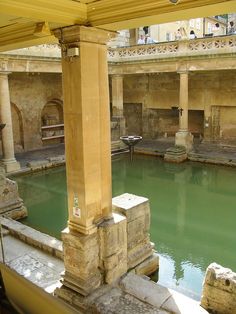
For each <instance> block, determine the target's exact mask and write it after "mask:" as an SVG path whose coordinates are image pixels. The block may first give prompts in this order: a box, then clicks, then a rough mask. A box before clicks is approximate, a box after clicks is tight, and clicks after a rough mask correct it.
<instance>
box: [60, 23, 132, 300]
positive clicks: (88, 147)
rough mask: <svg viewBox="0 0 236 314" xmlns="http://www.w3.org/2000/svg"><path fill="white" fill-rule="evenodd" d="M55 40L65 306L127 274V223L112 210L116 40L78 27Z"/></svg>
mask: <svg viewBox="0 0 236 314" xmlns="http://www.w3.org/2000/svg"><path fill="white" fill-rule="evenodd" d="M55 35H56V37H58V38H59V41H60V43H61V48H62V77H63V97H64V124H65V154H66V175H67V194H68V212H69V221H68V228H67V229H66V230H64V232H63V233H62V240H63V250H64V263H65V273H64V276H63V281H62V283H63V286H62V288H61V289H58V290H57V292H56V294H57V295H58V296H59V297H61V298H62V299H64V300H67V297H68V295H70V296H71V295H72V294H76V295H78V297H76V298H77V302H79V301H78V299H79V298H80V297H81V295H83V296H87V295H88V294H90V293H91V292H92V291H93V290H94V289H96V288H98V287H99V286H100V285H101V284H102V283H104V282H109V283H110V282H112V281H114V280H117V279H118V278H119V276H121V275H122V274H124V273H125V272H126V271H127V249H126V247H127V245H126V240H125V237H126V219H125V218H124V217H121V216H120V215H115V217H114V215H113V214H112V206H111V202H112V194H111V140H110V112H109V90H108V64H107V46H106V42H107V41H108V40H109V39H110V37H111V36H112V35H113V34H111V33H109V32H107V31H105V30H100V29H96V28H91V27H84V26H78V25H75V26H71V27H65V28H63V29H60V30H55ZM98 227H99V228H98ZM124 248H125V249H124ZM111 255H112V256H111ZM79 295H80V297H79Z"/></svg>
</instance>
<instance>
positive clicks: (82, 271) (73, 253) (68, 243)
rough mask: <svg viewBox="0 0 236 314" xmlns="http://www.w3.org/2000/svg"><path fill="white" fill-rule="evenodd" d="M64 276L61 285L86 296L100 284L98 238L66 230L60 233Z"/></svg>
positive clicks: (94, 235)
mask: <svg viewBox="0 0 236 314" xmlns="http://www.w3.org/2000/svg"><path fill="white" fill-rule="evenodd" d="M62 241H63V251H64V264H65V274H64V275H63V279H62V284H63V285H64V286H65V287H67V288H69V289H71V290H72V291H75V292H77V293H79V294H81V295H84V296H87V295H88V294H90V293H91V292H92V291H93V290H95V289H96V288H98V287H99V286H100V285H101V283H102V276H101V272H100V270H99V237H98V233H97V232H95V233H93V234H90V235H85V234H82V233H79V232H77V231H75V230H71V229H69V228H66V229H65V230H63V231H62Z"/></svg>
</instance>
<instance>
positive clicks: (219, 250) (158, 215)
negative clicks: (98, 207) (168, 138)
mask: <svg viewBox="0 0 236 314" xmlns="http://www.w3.org/2000/svg"><path fill="white" fill-rule="evenodd" d="M112 173H113V196H117V195H120V194H122V193H124V192H128V193H134V194H137V195H142V196H146V197H148V198H149V200H150V206H151V240H152V241H153V242H154V243H155V245H156V249H157V251H158V253H159V255H160V271H159V283H161V284H164V285H165V286H167V287H170V288H173V289H175V290H177V291H180V292H182V293H184V294H186V295H188V296H190V297H192V298H195V299H197V300H198V299H199V298H200V295H201V290H202V280H203V276H204V272H205V269H206V267H207V266H208V265H209V264H210V263H211V262H213V261H215V262H217V263H219V264H222V265H223V266H225V267H229V268H231V269H233V270H234V271H235V270H236V231H235V221H236V169H235V168H228V167H220V166H214V165H204V164H200V163H183V164H180V165H176V164H170V163H165V162H163V160H162V159H159V158H158V159H157V158H150V157H143V156H135V158H134V161H133V163H130V161H129V159H128V158H127V157H124V156H122V157H119V158H116V159H114V160H113V162H112ZM16 180H17V182H18V185H19V191H20V195H21V197H22V198H23V199H24V202H25V204H26V206H27V208H28V212H29V216H28V218H27V219H25V220H24V223H26V224H28V225H30V226H32V227H34V228H36V229H38V230H41V231H43V232H46V233H49V234H51V235H53V236H56V237H60V231H61V230H62V229H63V228H64V227H65V226H66V220H67V201H66V182H65V169H64V168H55V169H53V170H50V171H45V172H42V173H36V174H33V175H27V176H22V177H18V178H16Z"/></svg>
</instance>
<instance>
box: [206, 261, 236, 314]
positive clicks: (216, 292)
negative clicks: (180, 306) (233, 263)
mask: <svg viewBox="0 0 236 314" xmlns="http://www.w3.org/2000/svg"><path fill="white" fill-rule="evenodd" d="M201 305H202V306H203V307H204V308H205V309H207V310H209V311H212V312H213V313H217V314H235V313H236V273H234V272H233V271H232V270H231V269H228V268H224V267H222V266H220V265H218V264H216V263H212V264H210V265H209V266H208V268H207V271H206V276H205V280H204V287H203V295H202V299H201Z"/></svg>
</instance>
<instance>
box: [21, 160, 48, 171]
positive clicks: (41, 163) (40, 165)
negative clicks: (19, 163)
mask: <svg viewBox="0 0 236 314" xmlns="http://www.w3.org/2000/svg"><path fill="white" fill-rule="evenodd" d="M48 163H49V162H48V160H34V161H30V162H28V163H27V164H26V166H27V167H29V168H30V169H31V170H32V171H36V170H41V169H44V168H47V167H48Z"/></svg>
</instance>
